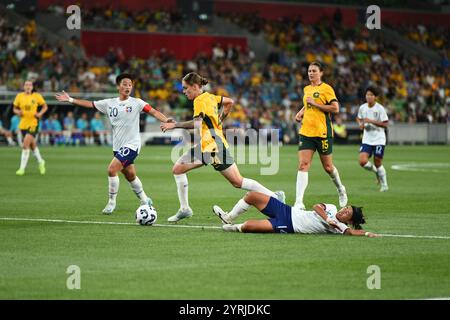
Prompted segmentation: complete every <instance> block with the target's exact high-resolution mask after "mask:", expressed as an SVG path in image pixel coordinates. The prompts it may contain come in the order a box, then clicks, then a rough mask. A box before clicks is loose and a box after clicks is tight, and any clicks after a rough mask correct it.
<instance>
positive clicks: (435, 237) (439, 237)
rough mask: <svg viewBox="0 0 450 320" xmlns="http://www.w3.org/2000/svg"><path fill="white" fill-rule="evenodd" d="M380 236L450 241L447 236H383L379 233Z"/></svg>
mask: <svg viewBox="0 0 450 320" xmlns="http://www.w3.org/2000/svg"><path fill="white" fill-rule="evenodd" d="M380 236H383V237H396V238H422V239H450V237H448V236H416V235H413V234H383V233H380Z"/></svg>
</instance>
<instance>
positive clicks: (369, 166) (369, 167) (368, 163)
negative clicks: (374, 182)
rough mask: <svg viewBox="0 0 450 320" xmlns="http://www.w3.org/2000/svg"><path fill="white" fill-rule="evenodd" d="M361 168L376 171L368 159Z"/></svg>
mask: <svg viewBox="0 0 450 320" xmlns="http://www.w3.org/2000/svg"><path fill="white" fill-rule="evenodd" d="M363 168H364V169H366V170H368V171H372V172H373V173H375V174H376V173H377V168H376V167H375V166H374V165H373V164H372V162H370V161H367V163H366V164H365V165H364V166H363Z"/></svg>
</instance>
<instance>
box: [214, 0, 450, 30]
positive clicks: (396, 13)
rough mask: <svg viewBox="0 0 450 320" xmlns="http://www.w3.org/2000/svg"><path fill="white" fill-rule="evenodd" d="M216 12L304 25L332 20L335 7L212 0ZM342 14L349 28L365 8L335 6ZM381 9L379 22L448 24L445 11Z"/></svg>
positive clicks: (449, 22) (448, 18) (363, 14)
mask: <svg viewBox="0 0 450 320" xmlns="http://www.w3.org/2000/svg"><path fill="white" fill-rule="evenodd" d="M214 8H215V9H214V10H215V12H216V13H220V12H223V13H236V12H240V13H252V14H254V13H257V14H259V15H260V16H261V17H263V18H266V19H268V20H274V19H278V18H280V17H297V16H300V17H302V21H303V22H304V23H307V24H314V23H317V22H319V21H321V20H323V19H324V18H325V19H328V20H332V19H333V15H334V13H335V12H336V8H338V6H332V5H313V4H291V3H274V2H272V3H270V2H258V3H255V2H236V1H230V0H228V1H227V0H217V1H215V2H214ZM339 8H340V10H341V13H342V23H343V25H345V26H349V27H353V26H355V25H356V23H357V22H358V17H361V15H362V16H363V17H364V16H365V7H359V8H355V7H349V6H345V7H344V6H342V7H341V6H339ZM380 8H381V24H382V25H383V23H386V24H390V25H394V26H395V25H401V24H414V25H417V24H425V25H438V26H447V27H450V15H449V14H448V13H447V14H446V13H423V12H418V11H412V10H395V9H385V8H383V6H382V5H381V6H380Z"/></svg>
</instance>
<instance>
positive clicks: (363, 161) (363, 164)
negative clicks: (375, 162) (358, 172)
mask: <svg viewBox="0 0 450 320" xmlns="http://www.w3.org/2000/svg"><path fill="white" fill-rule="evenodd" d="M366 164H367V160H366V159H359V165H360V166H361V167H364V166H365V165H366Z"/></svg>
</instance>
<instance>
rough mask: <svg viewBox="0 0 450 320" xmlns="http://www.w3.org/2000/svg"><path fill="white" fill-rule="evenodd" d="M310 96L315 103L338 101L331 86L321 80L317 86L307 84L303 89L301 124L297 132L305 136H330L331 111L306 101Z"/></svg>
mask: <svg viewBox="0 0 450 320" xmlns="http://www.w3.org/2000/svg"><path fill="white" fill-rule="evenodd" d="M308 97H312V98H313V99H314V101H315V102H316V103H319V104H323V105H329V104H330V103H331V102H333V101H338V100H337V98H336V94H335V93H334V90H333V88H332V87H331V86H330V85H328V84H326V83H325V82H322V83H321V84H319V85H317V86H312V85H308V86H306V87H305V88H304V89H303V105H304V106H305V113H304V114H303V120H302V126H301V128H300V131H299V133H300V134H301V135H303V136H306V137H318V138H322V139H324V138H331V137H333V126H332V124H331V113H330V112H324V111H322V110H320V109H319V108H317V107H314V106H312V105H310V104H309V103H307V102H306V98H308Z"/></svg>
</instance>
